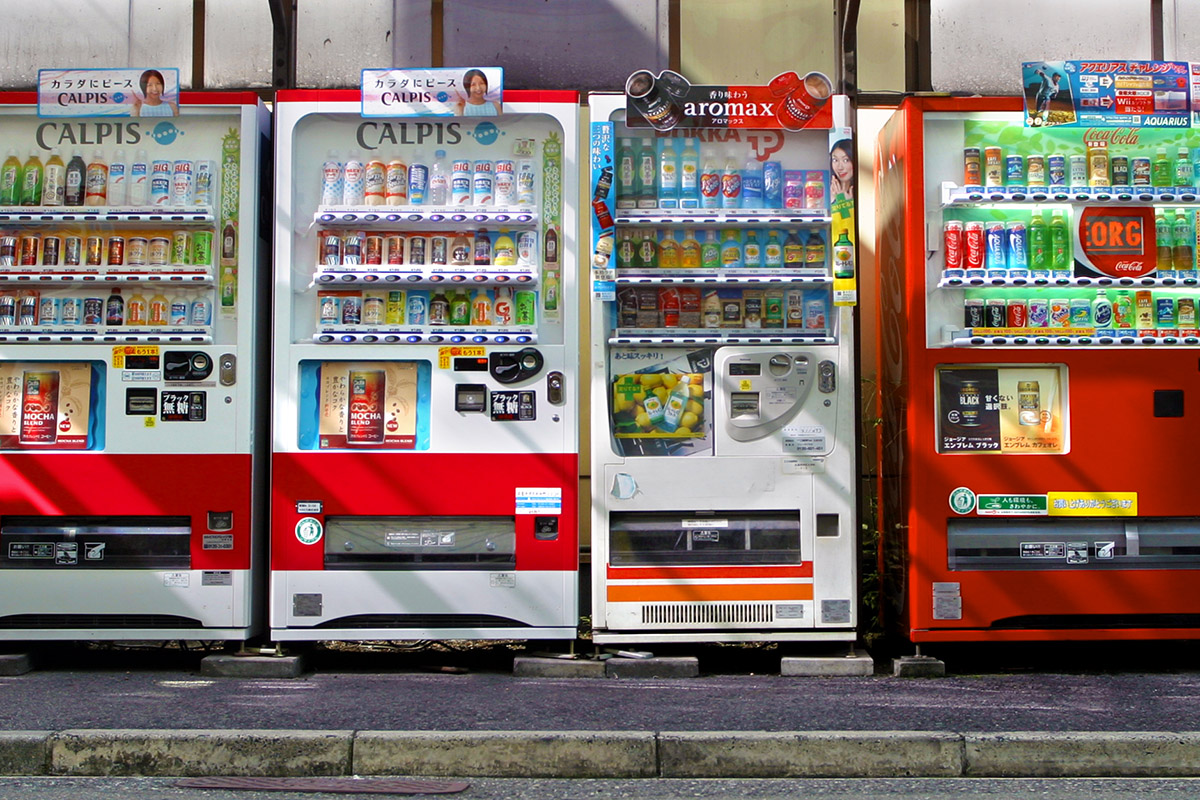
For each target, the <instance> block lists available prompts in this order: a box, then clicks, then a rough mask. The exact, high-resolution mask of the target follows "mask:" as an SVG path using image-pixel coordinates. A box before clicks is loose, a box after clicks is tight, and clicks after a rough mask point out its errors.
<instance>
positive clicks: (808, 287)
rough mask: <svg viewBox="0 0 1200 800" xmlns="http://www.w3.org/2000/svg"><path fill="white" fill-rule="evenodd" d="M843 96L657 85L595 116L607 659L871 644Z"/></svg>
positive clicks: (797, 88) (595, 518)
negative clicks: (864, 632) (860, 630)
mask: <svg viewBox="0 0 1200 800" xmlns="http://www.w3.org/2000/svg"><path fill="white" fill-rule="evenodd" d="M830 90H831V85H830V84H829V82H828V79H826V78H825V77H824V76H823V75H820V74H819V73H811V74H810V75H809V76H806V77H805V78H803V79H801V78H800V77H799V76H797V75H796V73H785V74H783V75H781V76H779V77H777V78H776V79H774V80H773V81H772V82H771V85H770V86H768V87H741V86H737V87H734V86H728V87H726V86H721V87H712V86H691V85H690V84H688V83H687V81H686V79H684V78H683V76H680V75H678V74H676V73H673V72H670V71H667V72H664V73H662V74H661V75H658V76H655V75H653V74H652V73H650V72H648V71H644V70H643V71H639V72H635V73H634V74H633V75H632V76H631V77H630V80H629V83H628V85H627V91H626V93H625V94H618V95H605V94H596V95H592V96H591V98H590V100H589V105H590V108H591V119H592V123H591V124H592V129H591V132H590V133H591V145H590V158H591V174H592V196H593V213H592V214H591V215H590V218H591V231H592V252H593V256H592V297H593V308H592V345H591V354H592V365H591V367H592V424H591V436H592V445H591V447H592V486H593V491H592V530H593V533H592V603H593V616H592V625H593V635H594V638H595V640H596V641H597V642H602V643H603V642H684V641H687V642H701V641H712V642H725V641H755V640H758V641H763V640H812V641H817V640H827V641H848V642H852V641H854V639H855V626H856V620H857V608H856V603H857V595H856V590H855V544H854V543H855V517H856V494H855V483H856V481H855V438H856V430H855V425H856V415H855V411H854V397H855V384H856V376H855V366H854V325H853V313H854V307H853V306H854V302H855V298H856V283H855V275H854V244H853V242H854V224H853V219H854V217H853V208H854V207H853V174H852V168H850V167H849V164H850V163H852V162H850V159H851V158H852V151H853V144H852V141H853V139H852V134H851V130H850V127H849V103H848V101H847V99H846V98H845V97H843V96H837V95H834V96H830ZM734 97H737V98H744V99H745V101H744V102H739V103H737V104H736V106H737V108H736V109H735V107H734V104H733V103H730V102H728V100H729V98H734ZM843 158H844V159H845V160H846V163H842V159H843ZM835 276H836V277H835Z"/></svg>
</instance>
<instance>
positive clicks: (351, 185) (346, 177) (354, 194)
mask: <svg viewBox="0 0 1200 800" xmlns="http://www.w3.org/2000/svg"><path fill="white" fill-rule="evenodd" d="M366 188H367V187H366V166H365V165H364V164H363V162H362V158H360V157H359V155H358V153H350V155H349V156H347V157H346V164H345V166H343V167H342V205H345V206H361V205H362V204H363V201H364V200H365V196H366Z"/></svg>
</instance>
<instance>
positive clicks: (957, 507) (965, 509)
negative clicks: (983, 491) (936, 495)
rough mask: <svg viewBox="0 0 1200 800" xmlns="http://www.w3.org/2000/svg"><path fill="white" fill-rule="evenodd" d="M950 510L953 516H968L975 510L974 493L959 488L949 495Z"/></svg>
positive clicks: (962, 487)
mask: <svg viewBox="0 0 1200 800" xmlns="http://www.w3.org/2000/svg"><path fill="white" fill-rule="evenodd" d="M950 510H951V511H953V512H954V513H955V514H970V513H971V512H972V511H974V510H975V493H974V492H972V491H971V490H970V489H968V488H967V487H965V486H960V487H958V488H957V489H955V490H954V491H953V492H951V493H950Z"/></svg>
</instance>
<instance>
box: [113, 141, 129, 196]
mask: <svg viewBox="0 0 1200 800" xmlns="http://www.w3.org/2000/svg"><path fill="white" fill-rule="evenodd" d="M128 169H129V165H128V164H126V163H125V151H124V150H118V151H116V152H115V153H113V160H112V163H111V164H109V165H108V204H109V205H110V206H123V205H125V203H126V198H127V197H128V196H129V183H128V181H127V180H126V178H127V175H128Z"/></svg>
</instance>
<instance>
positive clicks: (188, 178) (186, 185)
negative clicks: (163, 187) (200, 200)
mask: <svg viewBox="0 0 1200 800" xmlns="http://www.w3.org/2000/svg"><path fill="white" fill-rule="evenodd" d="M195 181H196V176H195V174H194V173H193V172H192V162H191V161H176V162H175V164H174V166H173V168H172V173H171V204H172V205H177V206H190V205H194V204H195V202H196V201H195V197H196V188H195Z"/></svg>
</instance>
